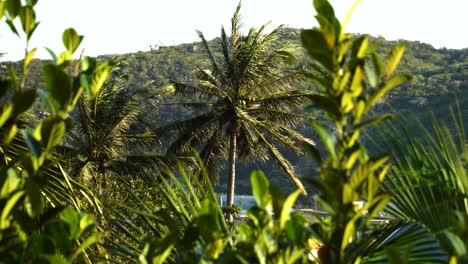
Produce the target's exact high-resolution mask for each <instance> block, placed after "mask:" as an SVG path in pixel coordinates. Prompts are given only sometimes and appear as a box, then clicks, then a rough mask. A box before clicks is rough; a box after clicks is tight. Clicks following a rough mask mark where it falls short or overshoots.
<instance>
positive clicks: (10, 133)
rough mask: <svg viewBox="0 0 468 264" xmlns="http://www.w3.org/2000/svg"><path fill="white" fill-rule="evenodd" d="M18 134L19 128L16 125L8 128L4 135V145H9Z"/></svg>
mask: <svg viewBox="0 0 468 264" xmlns="http://www.w3.org/2000/svg"><path fill="white" fill-rule="evenodd" d="M16 132H18V127H17V126H16V124H13V125H11V126H9V127H8V128H6V129H5V131H4V132H3V133H2V134H3V137H2V143H3V144H5V145H9V144H10V142H11V141H12V140H13V138H14V137H15V136H16Z"/></svg>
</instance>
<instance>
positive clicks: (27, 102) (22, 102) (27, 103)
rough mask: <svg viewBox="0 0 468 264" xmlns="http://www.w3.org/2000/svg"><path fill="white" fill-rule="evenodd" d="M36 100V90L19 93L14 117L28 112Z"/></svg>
mask: <svg viewBox="0 0 468 264" xmlns="http://www.w3.org/2000/svg"><path fill="white" fill-rule="evenodd" d="M35 99H36V90H35V89H29V90H26V91H24V92H19V93H18V94H16V96H15V108H14V113H13V115H15V116H17V115H19V114H22V113H24V112H26V111H27V110H28V109H29V108H30V107H31V106H32V104H33V103H34V100H35Z"/></svg>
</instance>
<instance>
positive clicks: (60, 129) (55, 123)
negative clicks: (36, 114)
mask: <svg viewBox="0 0 468 264" xmlns="http://www.w3.org/2000/svg"><path fill="white" fill-rule="evenodd" d="M65 132H66V125H65V121H64V120H63V119H62V118H61V117H59V116H48V117H47V118H46V119H44V120H43V121H42V124H41V131H40V133H41V139H42V144H43V145H44V147H45V148H46V150H47V151H50V150H52V148H53V147H55V146H57V145H58V144H60V142H61V141H62V138H63V136H64V135H65Z"/></svg>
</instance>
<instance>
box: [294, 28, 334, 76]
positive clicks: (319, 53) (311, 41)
mask: <svg viewBox="0 0 468 264" xmlns="http://www.w3.org/2000/svg"><path fill="white" fill-rule="evenodd" d="M301 39H302V43H303V45H304V48H305V49H306V51H307V52H308V53H309V55H310V57H311V58H312V59H314V60H316V61H317V62H319V63H320V64H322V65H323V66H324V67H325V68H326V69H328V70H332V69H333V52H332V50H331V49H330V47H329V46H328V43H327V40H326V39H325V38H324V36H323V34H322V32H320V31H318V30H314V29H310V30H304V31H302V32H301Z"/></svg>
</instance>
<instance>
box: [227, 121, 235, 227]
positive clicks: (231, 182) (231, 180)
mask: <svg viewBox="0 0 468 264" xmlns="http://www.w3.org/2000/svg"><path fill="white" fill-rule="evenodd" d="M236 154H237V131H235V130H234V132H232V133H231V144H230V146H229V175H228V185H227V187H228V190H227V206H229V207H230V206H232V205H233V204H234V194H235V192H234V189H235V183H236V158H237V156H236ZM228 220H229V221H232V220H233V216H232V214H229V215H228Z"/></svg>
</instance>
